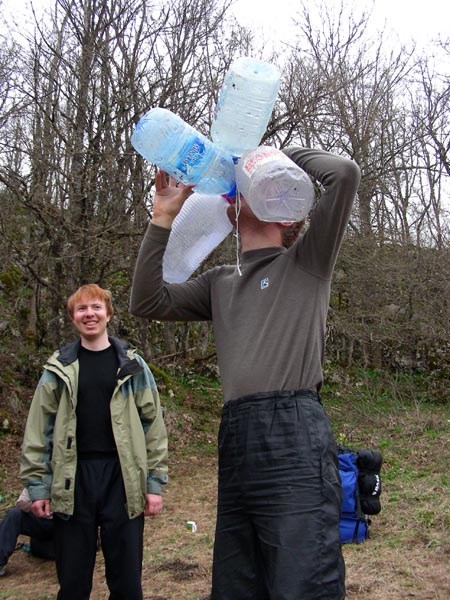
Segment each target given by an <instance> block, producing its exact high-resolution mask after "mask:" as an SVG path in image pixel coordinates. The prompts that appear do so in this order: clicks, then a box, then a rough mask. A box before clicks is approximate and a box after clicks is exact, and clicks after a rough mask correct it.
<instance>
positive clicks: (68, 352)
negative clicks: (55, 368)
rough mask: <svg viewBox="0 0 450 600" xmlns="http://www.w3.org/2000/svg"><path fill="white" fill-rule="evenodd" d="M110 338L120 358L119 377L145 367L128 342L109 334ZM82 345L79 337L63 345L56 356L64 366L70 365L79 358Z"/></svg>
mask: <svg viewBox="0 0 450 600" xmlns="http://www.w3.org/2000/svg"><path fill="white" fill-rule="evenodd" d="M108 339H109V341H110V343H111V345H112V346H113V348H114V350H115V351H116V354H117V358H118V360H119V372H118V375H117V378H118V379H121V378H122V377H125V376H126V375H134V374H135V373H138V372H139V371H142V369H143V367H142V366H141V365H140V363H139V362H138V360H137V359H136V357H135V356H134V353H133V351H132V350H131V349H130V348H129V346H128V344H127V343H126V342H124V341H122V340H119V339H118V338H115V337H112V336H108ZM80 347H81V340H80V339H78V340H76V341H75V342H71V343H69V344H65V345H64V346H62V347H61V348H60V349H59V351H58V352H56V353H55V355H54V357H55V359H56V360H57V361H59V362H60V363H61V364H62V365H63V367H68V366H69V365H71V364H72V363H74V362H75V361H76V360H78V353H79V351H80Z"/></svg>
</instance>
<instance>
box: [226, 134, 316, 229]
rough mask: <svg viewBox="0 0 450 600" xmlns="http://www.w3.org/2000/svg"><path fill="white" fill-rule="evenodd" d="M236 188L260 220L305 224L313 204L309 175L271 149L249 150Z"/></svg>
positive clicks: (238, 170) (240, 163)
mask: <svg viewBox="0 0 450 600" xmlns="http://www.w3.org/2000/svg"><path fill="white" fill-rule="evenodd" d="M236 185H237V189H238V190H239V192H240V193H241V194H242V195H243V196H244V198H245V199H246V201H247V204H248V205H249V206H250V208H251V209H252V211H253V212H254V214H255V215H256V216H257V217H258V219H260V220H261V221H274V222H277V223H278V222H283V221H294V222H296V221H303V219H304V218H305V217H306V216H307V214H308V213H309V211H310V210H311V208H312V205H313V202H314V186H313V184H312V182H311V179H310V178H309V176H308V175H307V173H305V171H304V170H303V169H301V168H300V167H299V166H298V165H296V164H295V163H294V161H293V160H291V159H290V158H289V157H288V156H286V154H284V153H283V152H281V150H277V149H276V148H271V147H269V146H259V147H258V148H254V149H253V150H249V151H248V152H246V153H245V154H244V155H243V156H242V158H240V159H239V161H238V163H237V165H236Z"/></svg>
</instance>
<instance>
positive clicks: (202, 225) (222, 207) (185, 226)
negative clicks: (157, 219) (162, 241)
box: [163, 193, 232, 283]
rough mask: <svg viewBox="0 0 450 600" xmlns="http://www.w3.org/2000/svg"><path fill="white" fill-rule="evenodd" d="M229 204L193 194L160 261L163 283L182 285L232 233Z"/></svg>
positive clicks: (223, 199)
mask: <svg viewBox="0 0 450 600" xmlns="http://www.w3.org/2000/svg"><path fill="white" fill-rule="evenodd" d="M228 206H229V204H228V202H227V201H226V200H225V198H223V197H222V196H208V195H206V194H198V193H194V194H192V195H191V196H189V198H188V199H187V200H186V201H185V203H184V204H183V206H182V208H181V210H180V212H179V213H178V215H177V216H176V218H175V220H174V222H173V224H172V230H171V232H170V236H169V241H168V242H167V247H166V250H165V252H164V257H163V279H164V281H167V282H168V283H182V282H183V281H186V280H187V279H189V277H190V276H191V275H192V273H193V272H194V271H195V270H196V269H197V268H198V267H199V266H200V264H201V263H202V262H203V261H204V260H205V259H206V258H207V257H208V256H209V254H211V252H212V251H213V250H214V248H216V247H217V246H218V245H219V244H220V243H221V242H222V241H223V240H224V239H225V238H226V237H227V235H228V234H229V233H230V232H231V230H232V225H231V222H230V220H229V219H228V215H227V209H228Z"/></svg>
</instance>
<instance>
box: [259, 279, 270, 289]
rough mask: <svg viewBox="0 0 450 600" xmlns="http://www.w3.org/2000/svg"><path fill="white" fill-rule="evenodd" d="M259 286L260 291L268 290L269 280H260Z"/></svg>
mask: <svg viewBox="0 0 450 600" xmlns="http://www.w3.org/2000/svg"><path fill="white" fill-rule="evenodd" d="M260 285H261V289H262V290H265V289H266V288H268V287H269V278H268V277H265V278H264V279H261V282H260Z"/></svg>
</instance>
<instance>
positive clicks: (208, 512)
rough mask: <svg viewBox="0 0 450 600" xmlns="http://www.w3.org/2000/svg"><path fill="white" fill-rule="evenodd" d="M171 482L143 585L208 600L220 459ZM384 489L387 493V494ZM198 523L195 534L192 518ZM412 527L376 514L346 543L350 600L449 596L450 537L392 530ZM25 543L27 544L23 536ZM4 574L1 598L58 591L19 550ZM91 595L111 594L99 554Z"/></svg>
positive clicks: (150, 538)
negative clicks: (362, 538) (364, 535)
mask: <svg viewBox="0 0 450 600" xmlns="http://www.w3.org/2000/svg"><path fill="white" fill-rule="evenodd" d="M171 473H172V476H171V482H170V485H169V486H168V490H167V492H166V494H165V497H164V509H163V512H162V513H161V514H160V515H159V516H158V517H157V518H156V519H153V520H150V519H149V520H147V522H146V529H145V556H144V566H143V587H144V598H145V600H207V599H208V597H209V588H210V575H211V558H212V545H213V534H214V518H215V499H216V462H215V459H214V458H206V459H205V458H204V457H203V458H201V459H200V458H197V457H195V456H193V457H191V458H189V457H184V458H183V459H181V460H179V461H175V462H174V463H172V465H171ZM384 493H385V498H384V500H385V502H384V504H386V500H387V498H386V494H388V493H389V491H388V490H387V491H385V492H384ZM188 520H194V521H196V523H197V531H196V532H195V533H193V532H191V531H189V530H188V529H187V528H186V521H188ZM399 527H400V528H408V527H410V523H408V522H404V523H398V522H397V515H396V514H395V511H392V510H391V511H388V510H385V511H382V512H381V513H380V515H377V516H376V517H374V518H373V521H372V527H371V538H370V539H369V540H368V541H367V542H365V543H364V544H361V545H357V546H356V545H349V546H346V547H345V548H344V554H345V559H346V565H347V597H348V598H350V599H358V600H360V599H364V600H387V599H389V600H405V599H407V598H414V599H417V600H419V599H420V600H448V599H449V598H450V572H449V556H450V541H449V540H447V541H444V542H443V543H439V544H435V543H431V540H430V539H429V538H428V537H427V535H426V532H422V533H417V535H416V537H415V538H414V537H413V538H412V539H414V542H413V543H411V544H409V545H408V546H407V547H405V546H401V545H400V546H399V545H397V544H396V543H395V539H394V538H395V536H393V535H392V534H393V532H395V531H396V529H397V528H399ZM22 541H24V542H26V541H27V539H26V538H24V539H23V540H22ZM7 568H8V571H7V575H6V576H5V577H2V578H1V579H0V600H12V599H14V600H16V599H23V600H47V599H48V600H49V599H51V598H55V597H56V592H57V589H58V586H57V582H56V575H55V568H54V563H52V562H48V561H43V560H41V559H37V558H34V557H32V556H30V555H29V554H28V553H26V552H24V551H23V550H18V551H16V552H15V553H14V554H13V556H12V557H11V559H10V562H9V563H8V567H7ZM91 597H92V599H93V600H104V599H106V598H108V591H107V586H106V584H105V581H104V570H103V560H102V556H101V553H99V555H98V559H97V566H96V570H95V579H94V587H93V593H92V596H91Z"/></svg>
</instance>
